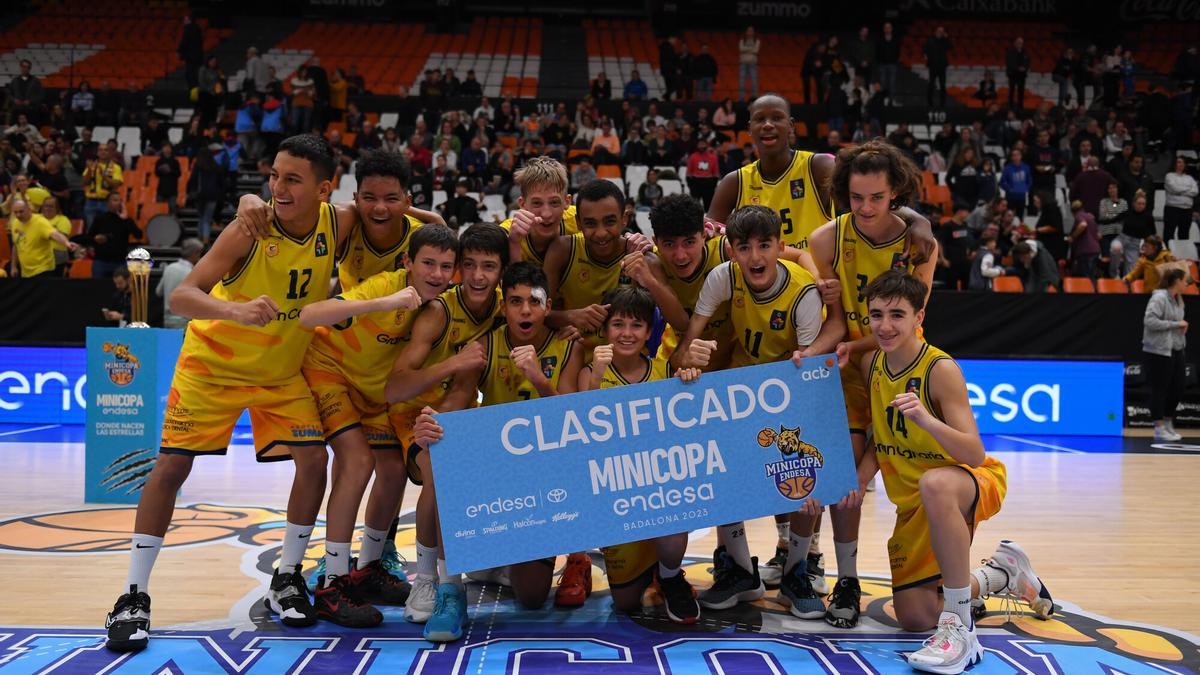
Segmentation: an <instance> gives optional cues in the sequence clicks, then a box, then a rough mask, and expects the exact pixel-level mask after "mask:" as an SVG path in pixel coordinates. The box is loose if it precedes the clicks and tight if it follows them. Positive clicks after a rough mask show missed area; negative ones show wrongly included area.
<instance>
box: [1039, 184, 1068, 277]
mask: <svg viewBox="0 0 1200 675" xmlns="http://www.w3.org/2000/svg"><path fill="white" fill-rule="evenodd" d="M1033 205H1034V207H1035V208H1036V209H1037V212H1038V220H1037V225H1035V226H1034V231H1035V232H1037V240H1038V242H1039V243H1040V244H1042V245H1043V246H1044V247H1045V248H1046V251H1047V252H1048V253H1049V254H1050V256H1051V257H1053V258H1054V261H1055V262H1056V263H1057V262H1058V261H1059V260H1066V259H1067V240H1066V232H1065V231H1064V229H1063V214H1062V210H1061V209H1060V208H1059V205H1058V200H1056V199H1055V198H1054V192H1053V191H1037V192H1034V193H1033Z"/></svg>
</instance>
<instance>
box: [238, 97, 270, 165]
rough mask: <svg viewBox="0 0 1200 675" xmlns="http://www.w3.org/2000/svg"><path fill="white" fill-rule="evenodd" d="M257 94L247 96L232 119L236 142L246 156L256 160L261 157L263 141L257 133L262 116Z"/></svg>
mask: <svg viewBox="0 0 1200 675" xmlns="http://www.w3.org/2000/svg"><path fill="white" fill-rule="evenodd" d="M258 103H259V101H258V97H257V96H253V95H252V96H249V97H247V98H246V102H245V103H244V104H243V105H242V107H241V108H238V111H237V117H236V118H235V119H234V121H233V132H234V133H235V134H237V138H238V143H241V145H242V148H243V149H244V150H245V151H246V157H247V158H248V159H250V160H255V161H257V160H258V158H259V157H262V153H263V141H262V137H261V136H260V135H259V133H258V125H259V119H261V118H262V108H261V107H259V104H258Z"/></svg>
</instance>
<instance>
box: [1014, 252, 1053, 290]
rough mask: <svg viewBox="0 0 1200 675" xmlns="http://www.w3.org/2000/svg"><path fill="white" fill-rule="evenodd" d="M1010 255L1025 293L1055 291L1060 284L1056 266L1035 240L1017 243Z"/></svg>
mask: <svg viewBox="0 0 1200 675" xmlns="http://www.w3.org/2000/svg"><path fill="white" fill-rule="evenodd" d="M1012 255H1013V262H1014V263H1015V264H1016V273H1017V276H1019V277H1020V278H1021V282H1022V283H1023V284H1024V285H1025V292H1026V293H1045V292H1046V290H1047V289H1048V288H1049V287H1051V286H1053V287H1054V288H1055V289H1057V288H1058V287H1059V285H1060V284H1061V282H1060V279H1059V275H1058V264H1057V263H1055V262H1054V258H1053V257H1052V256H1051V255H1050V254H1049V253H1048V252H1047V251H1046V247H1045V246H1040V245H1039V242H1038V241H1037V240H1036V239H1029V240H1026V241H1022V242H1020V243H1018V244H1017V245H1016V246H1014V247H1013V249H1012Z"/></svg>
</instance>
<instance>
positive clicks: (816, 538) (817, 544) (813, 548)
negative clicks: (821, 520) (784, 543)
mask: <svg viewBox="0 0 1200 675" xmlns="http://www.w3.org/2000/svg"><path fill="white" fill-rule="evenodd" d="M808 554H809V555H821V531H820V530H814V531H813V534H812V543H811V544H809V545H808Z"/></svg>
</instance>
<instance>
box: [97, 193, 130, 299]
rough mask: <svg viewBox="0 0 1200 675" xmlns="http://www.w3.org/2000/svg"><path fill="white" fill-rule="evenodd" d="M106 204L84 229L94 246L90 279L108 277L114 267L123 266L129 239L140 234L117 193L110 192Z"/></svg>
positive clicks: (127, 251)
mask: <svg viewBox="0 0 1200 675" xmlns="http://www.w3.org/2000/svg"><path fill="white" fill-rule="evenodd" d="M105 204H106V205H107V207H108V210H107V211H105V212H104V213H101V214H99V215H97V216H96V218H95V220H93V221H92V224H91V226H89V227H88V231H87V240H88V243H89V244H90V245H91V247H92V250H93V260H92V278H93V279H107V278H109V277H110V276H112V273H113V272H114V271H115V270H116V269H118V268H121V267H124V266H125V255H126V254H127V253H129V241H130V239H131V238H132V239H141V237H142V230H141V228H139V227H138V226H137V224H135V223H134V222H133V220H132V219H131V218H130V217H129V212H128V211H127V210H126V209H125V202H124V200H122V199H121V195H120V194H118V193H116V192H114V193H112V194H110V195H109V196H108V199H107V200H106V202H105Z"/></svg>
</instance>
